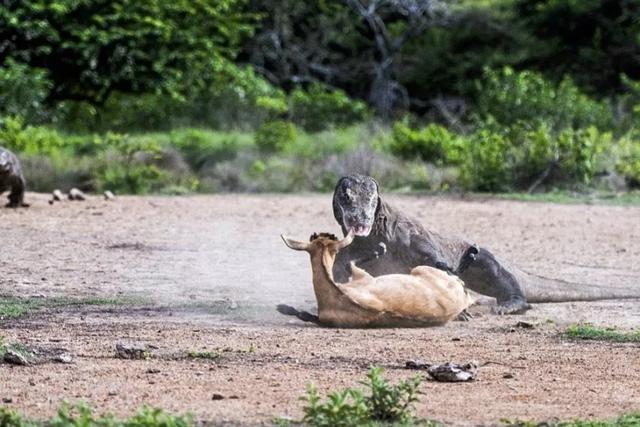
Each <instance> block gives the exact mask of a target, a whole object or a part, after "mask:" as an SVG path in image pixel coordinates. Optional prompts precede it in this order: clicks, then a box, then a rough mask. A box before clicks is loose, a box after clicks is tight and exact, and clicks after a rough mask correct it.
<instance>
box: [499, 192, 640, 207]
mask: <svg viewBox="0 0 640 427" xmlns="http://www.w3.org/2000/svg"><path fill="white" fill-rule="evenodd" d="M492 197H496V198H499V199H507V200H517V201H523V202H542V203H562V204H603V205H640V191H629V192H624V193H610V192H593V193H575V192H569V191H550V192H548V193H535V194H529V193H497V194H493V195H492Z"/></svg>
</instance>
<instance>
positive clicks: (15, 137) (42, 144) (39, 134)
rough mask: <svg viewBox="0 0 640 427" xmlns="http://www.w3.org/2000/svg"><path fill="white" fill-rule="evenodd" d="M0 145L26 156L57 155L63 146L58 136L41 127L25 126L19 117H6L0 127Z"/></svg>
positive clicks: (54, 132) (56, 133)
mask: <svg viewBox="0 0 640 427" xmlns="http://www.w3.org/2000/svg"><path fill="white" fill-rule="evenodd" d="M0 145H2V146H4V147H5V148H8V149H9V150H12V151H14V152H16V153H22V154H27V155H35V154H45V155H51V154H54V153H57V152H58V151H59V150H60V148H62V146H63V145H64V141H63V139H62V136H60V134H59V133H58V132H57V131H55V130H52V129H49V128H47V127H43V126H26V125H25V123H24V120H23V119H22V118H21V117H17V116H16V117H6V118H5V120H4V123H2V125H0Z"/></svg>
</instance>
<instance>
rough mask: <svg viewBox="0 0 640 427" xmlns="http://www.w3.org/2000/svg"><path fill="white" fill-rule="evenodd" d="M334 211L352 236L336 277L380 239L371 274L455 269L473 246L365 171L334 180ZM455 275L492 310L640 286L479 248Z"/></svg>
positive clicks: (628, 294) (638, 293)
mask: <svg viewBox="0 0 640 427" xmlns="http://www.w3.org/2000/svg"><path fill="white" fill-rule="evenodd" d="M333 213H334V216H335V218H336V221H338V223H339V224H340V226H341V227H342V231H343V232H344V234H345V235H346V234H347V233H348V232H349V230H353V231H354V233H355V235H356V238H355V239H354V241H353V243H352V244H351V245H350V246H348V247H347V248H345V250H343V251H341V252H340V253H338V256H337V259H336V262H335V265H334V268H333V274H334V278H335V280H336V281H337V282H346V281H347V280H348V278H349V269H348V268H349V262H350V261H351V260H353V259H360V258H363V257H365V256H366V255H367V254H370V253H372V252H373V251H374V250H375V248H376V247H377V246H378V245H379V244H380V243H381V242H382V243H384V244H385V245H386V247H387V254H386V256H385V257H382V258H380V259H373V260H370V261H368V262H365V263H362V264H361V266H362V268H364V269H365V270H366V271H368V272H369V273H370V274H372V275H373V276H379V275H382V274H391V273H408V272H409V271H410V270H411V269H412V268H413V267H415V266H418V265H429V266H432V267H437V268H440V269H444V270H447V271H456V270H457V269H458V267H459V263H460V260H461V259H462V257H463V254H464V253H465V251H466V250H468V249H469V247H471V246H473V243H471V242H469V241H467V240H464V239H461V238H458V237H444V236H441V235H439V234H437V233H435V232H433V231H430V230H427V229H425V228H424V227H423V226H422V225H421V224H420V223H418V222H417V221H416V220H414V219H412V218H410V217H408V216H406V215H404V214H403V213H401V212H400V211H398V210H396V209H395V208H394V207H392V206H391V205H389V204H388V203H386V202H385V201H383V200H382V198H381V197H380V194H379V188H378V183H377V182H376V181H375V180H374V179H373V178H371V177H369V176H365V175H349V176H346V177H343V178H341V179H340V180H339V181H338V184H337V185H336V189H335V191H334V194H333ZM460 278H461V279H462V280H463V281H464V283H465V285H466V286H467V287H468V288H470V289H472V290H474V291H476V292H478V293H481V294H483V295H488V296H491V297H494V298H496V300H497V303H498V305H497V307H496V308H495V309H494V312H495V313H497V314H516V313H522V312H524V311H526V310H528V309H529V308H531V306H530V305H529V304H528V302H562V301H588V300H602V299H618V298H640V286H639V287H635V288H634V287H628V288H623V289H621V288H615V289H612V288H607V287H605V286H597V285H587V284H581V283H572V282H567V281H563V280H555V279H547V278H543V277H540V276H536V275H533V274H529V273H526V272H524V271H522V270H519V269H518V268H516V267H513V266H511V265H509V264H508V263H507V262H505V261H503V260H501V259H499V258H497V257H496V256H495V255H493V254H492V253H491V252H489V251H488V250H487V249H484V248H482V247H480V248H479V252H478V254H477V255H476V258H475V260H474V262H472V263H471V264H470V266H469V267H468V268H467V269H466V270H465V271H464V272H463V273H462V274H460Z"/></svg>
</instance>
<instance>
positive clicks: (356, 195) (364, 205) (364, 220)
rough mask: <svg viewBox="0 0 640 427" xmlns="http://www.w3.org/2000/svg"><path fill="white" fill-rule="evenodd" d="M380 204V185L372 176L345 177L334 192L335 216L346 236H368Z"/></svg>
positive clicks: (355, 175)
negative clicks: (350, 233)
mask: <svg viewBox="0 0 640 427" xmlns="http://www.w3.org/2000/svg"><path fill="white" fill-rule="evenodd" d="M379 204H380V196H379V195H378V183H377V182H376V180H375V179H373V178H371V177H370V176H366V175H359V174H354V175H348V176H344V177H342V178H340V180H339V181H338V184H337V185H336V189H335V191H334V192H333V215H334V216H335V218H336V221H338V223H339V224H340V225H341V226H342V230H343V231H344V233H345V234H346V233H348V232H350V231H352V232H353V234H354V235H355V236H368V235H369V233H371V228H372V227H373V222H374V220H375V217H376V213H377V210H378V207H379Z"/></svg>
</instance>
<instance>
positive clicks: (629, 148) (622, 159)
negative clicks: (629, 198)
mask: <svg viewBox="0 0 640 427" xmlns="http://www.w3.org/2000/svg"><path fill="white" fill-rule="evenodd" d="M616 150H617V159H616V165H615V169H616V171H617V172H618V173H619V174H621V175H622V176H624V178H625V180H626V181H627V184H629V185H630V186H632V187H635V188H639V187H640V140H638V139H636V138H634V137H633V136H631V135H627V136H625V137H623V138H621V139H620V140H619V141H618V144H617V146H616Z"/></svg>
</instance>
